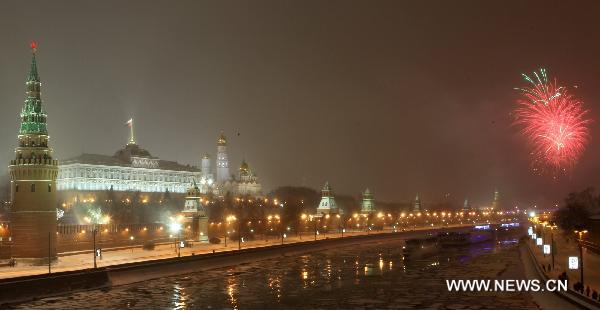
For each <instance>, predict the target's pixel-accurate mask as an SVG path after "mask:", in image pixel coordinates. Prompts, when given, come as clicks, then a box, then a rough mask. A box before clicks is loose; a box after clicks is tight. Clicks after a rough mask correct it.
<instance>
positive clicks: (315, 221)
mask: <svg viewBox="0 0 600 310" xmlns="http://www.w3.org/2000/svg"><path fill="white" fill-rule="evenodd" d="M313 220H314V224H315V241H317V219H316V218H313Z"/></svg>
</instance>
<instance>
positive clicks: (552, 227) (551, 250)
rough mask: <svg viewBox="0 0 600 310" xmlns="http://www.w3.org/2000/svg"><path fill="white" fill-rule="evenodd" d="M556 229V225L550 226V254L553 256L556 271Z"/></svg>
mask: <svg viewBox="0 0 600 310" xmlns="http://www.w3.org/2000/svg"><path fill="white" fill-rule="evenodd" d="M555 228H556V225H551V226H550V254H552V270H554V251H555V250H554V248H555V246H556V245H555V244H554V232H553V231H554V229H555Z"/></svg>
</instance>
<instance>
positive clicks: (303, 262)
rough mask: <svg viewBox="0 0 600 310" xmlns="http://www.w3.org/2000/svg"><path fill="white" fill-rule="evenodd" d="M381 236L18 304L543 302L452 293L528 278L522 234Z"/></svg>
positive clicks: (501, 305)
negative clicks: (455, 243) (450, 287)
mask: <svg viewBox="0 0 600 310" xmlns="http://www.w3.org/2000/svg"><path fill="white" fill-rule="evenodd" d="M403 244H404V241H402V240H397V241H389V240H387V241H381V242H372V243H368V244H361V245H356V246H351V247H339V248H332V249H330V250H327V251H321V252H314V253H310V254H305V255H301V256H294V257H283V256H282V257H279V258H276V259H268V260H263V261H257V262H254V263H249V264H242V265H238V266H235V267H229V268H222V269H214V270H210V271H204V272H198V273H193V274H188V275H182V276H177V277H169V278H163V279H157V280H151V281H146V282H142V283H137V284H132V285H127V286H120V287H114V288H110V289H105V290H94V291H85V292H78V293H73V294H70V295H66V296H61V297H54V298H45V299H40V300H36V301H32V302H28V303H24V304H19V305H14V306H13V307H14V308H16V309H80V308H86V309H261V308H271V309H332V308H341V309H356V308H359V309H364V308H367V309H368V308H371V309H381V308H385V309H408V308H418V309H445V308H450V309H527V308H531V309H535V308H536V306H535V305H534V304H533V302H532V301H531V297H530V295H529V294H528V293H457V292H448V291H447V289H446V283H445V280H446V279H465V278H477V279H485V278H488V279H494V278H498V277H506V278H512V279H514V278H523V272H522V267H521V265H520V264H521V263H520V259H519V251H518V248H517V243H516V237H505V238H502V239H499V240H496V241H494V242H487V243H480V244H475V245H470V246H465V247H458V248H449V249H444V251H439V250H433V251H428V252H423V253H421V254H418V253H417V254H418V255H412V256H410V257H406V258H405V257H403V255H402V246H403Z"/></svg>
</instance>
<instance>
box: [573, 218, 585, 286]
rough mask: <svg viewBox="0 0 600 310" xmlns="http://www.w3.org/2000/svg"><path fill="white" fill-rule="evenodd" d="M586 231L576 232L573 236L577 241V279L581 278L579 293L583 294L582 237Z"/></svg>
mask: <svg viewBox="0 0 600 310" xmlns="http://www.w3.org/2000/svg"><path fill="white" fill-rule="evenodd" d="M587 232H588V231H587V230H576V231H575V234H577V235H578V237H579V238H578V241H579V277H580V278H581V280H580V282H581V293H583V288H584V285H583V235H584V234H587Z"/></svg>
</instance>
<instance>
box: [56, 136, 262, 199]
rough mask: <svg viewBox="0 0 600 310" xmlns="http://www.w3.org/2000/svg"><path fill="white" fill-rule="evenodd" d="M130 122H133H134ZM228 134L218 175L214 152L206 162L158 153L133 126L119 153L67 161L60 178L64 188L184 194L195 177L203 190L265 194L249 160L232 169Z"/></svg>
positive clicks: (220, 148) (220, 145)
mask: <svg viewBox="0 0 600 310" xmlns="http://www.w3.org/2000/svg"><path fill="white" fill-rule="evenodd" d="M130 126H133V125H132V124H131V125H130ZM227 158H228V157H227V140H226V137H225V135H224V134H223V133H221V135H220V136H219V138H218V140H217V161H216V163H217V165H216V166H217V167H216V175H217V180H215V178H214V174H213V171H212V169H211V168H212V165H211V160H210V156H209V155H205V156H203V157H202V159H201V162H200V168H198V167H196V166H191V165H182V164H179V163H177V162H174V161H168V160H163V159H160V158H157V157H154V156H152V155H151V154H150V152H148V151H147V150H145V149H143V148H141V147H140V146H139V145H138V144H137V143H136V142H135V140H134V139H133V129H132V131H131V137H130V139H129V142H128V143H127V145H126V146H125V147H124V148H122V149H120V150H118V151H117V152H116V153H115V154H114V155H112V156H109V155H98V154H82V155H80V156H77V157H75V158H71V159H67V160H64V161H62V162H61V165H60V166H59V169H58V178H57V180H56V186H57V190H58V191H61V192H75V193H81V192H94V191H108V190H113V191H116V192H141V193H161V192H162V193H164V192H167V191H168V192H170V193H175V194H184V193H186V192H187V190H188V188H189V185H190V184H191V183H194V182H195V183H196V184H198V188H199V190H200V193H201V194H203V195H207V194H212V195H215V196H217V197H222V196H224V195H225V194H226V193H228V192H229V193H231V194H232V195H235V196H241V195H250V196H255V197H260V196H262V186H261V184H260V183H259V182H258V178H257V177H256V175H255V174H254V173H252V171H251V170H250V169H249V168H248V164H247V163H246V162H245V161H244V162H242V165H241V167H240V172H239V174H238V175H237V176H235V175H229V161H228V159H227Z"/></svg>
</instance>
